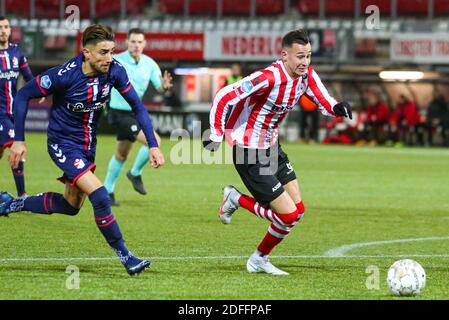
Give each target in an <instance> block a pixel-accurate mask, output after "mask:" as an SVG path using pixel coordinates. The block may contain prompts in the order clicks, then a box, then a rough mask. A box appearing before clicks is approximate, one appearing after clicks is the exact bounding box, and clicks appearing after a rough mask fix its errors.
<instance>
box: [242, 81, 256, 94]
mask: <svg viewBox="0 0 449 320" xmlns="http://www.w3.org/2000/svg"><path fill="white" fill-rule="evenodd" d="M241 87H242V91H243V92H245V93H248V92H251V90H253V88H254V86H253V84H252V83H251V81H245V82H243V83H242V86H241Z"/></svg>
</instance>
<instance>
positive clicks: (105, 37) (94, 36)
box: [83, 24, 115, 47]
mask: <svg viewBox="0 0 449 320" xmlns="http://www.w3.org/2000/svg"><path fill="white" fill-rule="evenodd" d="M102 41H115V37H114V32H113V31H112V29H111V27H108V26H103V25H101V24H93V25H91V26H89V27H87V28H86V30H84V32H83V47H85V46H86V45H88V44H93V45H96V44H97V43H99V42H102Z"/></svg>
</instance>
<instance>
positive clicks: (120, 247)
mask: <svg viewBox="0 0 449 320" xmlns="http://www.w3.org/2000/svg"><path fill="white" fill-rule="evenodd" d="M76 186H77V187H78V189H79V190H80V192H78V193H77V192H75V191H73V189H68V194H67V195H68V196H69V193H70V195H71V196H70V200H73V201H80V202H81V203H82V201H83V200H84V198H85V195H83V194H81V193H84V194H87V195H88V196H89V201H90V202H91V203H92V206H93V209H94V215H95V222H96V224H97V226H98V228H99V230H100V231H101V233H102V234H103V236H104V238H105V239H106V241H107V242H108V243H109V245H110V246H111V248H112V249H113V250H114V251H115V252H116V253H117V255H118V256H119V258H120V261H121V262H122V264H123V265H124V266H125V268H126V271H127V272H128V273H129V274H130V275H134V274H137V273H140V272H142V271H143V270H144V269H146V268H148V267H149V266H150V262H149V261H147V260H141V259H139V258H137V257H135V256H134V255H133V254H132V253H131V251H129V250H128V248H127V247H126V246H125V242H124V240H123V237H122V233H121V231H120V228H119V226H118V223H117V221H116V219H115V217H114V215H113V214H112V212H111V206H110V200H109V195H108V191H107V190H106V188H105V187H104V186H103V183H102V182H101V181H100V180H99V179H98V178H97V177H96V176H95V175H94V174H93V173H92V172H91V171H88V172H86V173H85V174H84V175H83V176H81V177H80V178H79V179H78V180H77V181H76Z"/></svg>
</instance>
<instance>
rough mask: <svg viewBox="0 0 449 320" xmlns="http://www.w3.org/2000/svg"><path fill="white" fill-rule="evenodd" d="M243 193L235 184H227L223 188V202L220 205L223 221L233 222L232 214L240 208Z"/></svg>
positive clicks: (226, 222)
mask: <svg viewBox="0 0 449 320" xmlns="http://www.w3.org/2000/svg"><path fill="white" fill-rule="evenodd" d="M240 195H241V193H240V192H239V191H238V190H237V189H236V188H234V186H226V187H224V189H223V202H222V203H221V206H220V211H219V217H220V220H221V222H222V223H224V224H229V223H231V219H232V214H233V213H234V212H235V210H237V209H238V208H239V198H240Z"/></svg>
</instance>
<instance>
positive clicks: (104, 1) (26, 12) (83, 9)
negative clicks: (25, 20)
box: [5, 0, 147, 18]
mask: <svg viewBox="0 0 449 320" xmlns="http://www.w3.org/2000/svg"><path fill="white" fill-rule="evenodd" d="M146 3H147V1H146V0H127V1H126V12H127V13H128V14H139V13H142V12H144V9H145V5H146ZM60 4H61V1H60V0H35V15H36V18H59V17H60ZM64 4H65V6H69V5H76V6H78V8H79V9H80V15H81V17H82V18H89V17H90V1H86V0H65V3H64ZM5 8H6V13H7V14H10V13H12V14H16V15H20V16H22V17H30V15H31V7H30V1H28V0H22V1H17V0H6V1H5ZM120 9H121V2H120V1H117V0H114V1H111V0H96V1H95V11H96V17H97V18H102V17H107V16H111V15H117V14H119V13H120Z"/></svg>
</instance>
